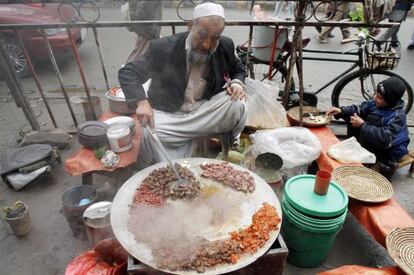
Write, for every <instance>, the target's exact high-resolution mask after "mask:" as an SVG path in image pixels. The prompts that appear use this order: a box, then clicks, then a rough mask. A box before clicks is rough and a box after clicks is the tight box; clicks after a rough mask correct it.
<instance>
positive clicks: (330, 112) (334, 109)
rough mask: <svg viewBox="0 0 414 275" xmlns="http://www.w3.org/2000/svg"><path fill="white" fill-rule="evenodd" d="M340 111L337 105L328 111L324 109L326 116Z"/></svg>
mask: <svg viewBox="0 0 414 275" xmlns="http://www.w3.org/2000/svg"><path fill="white" fill-rule="evenodd" d="M340 113H342V110H341V109H339V108H337V107H332V108H330V109H329V110H328V111H326V115H327V116H332V115H337V114H340Z"/></svg>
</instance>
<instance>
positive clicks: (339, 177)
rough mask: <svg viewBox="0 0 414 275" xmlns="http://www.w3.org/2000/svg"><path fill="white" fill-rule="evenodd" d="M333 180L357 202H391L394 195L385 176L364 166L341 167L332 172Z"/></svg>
mask: <svg viewBox="0 0 414 275" xmlns="http://www.w3.org/2000/svg"><path fill="white" fill-rule="evenodd" d="M332 178H333V179H334V180H335V181H336V182H337V183H339V184H340V185H341V186H342V187H343V188H344V189H345V191H346V192H347V193H348V196H349V197H350V198H353V199H356V200H360V201H364V202H371V203H378V202H384V201H386V200H389V199H390V198H392V196H393V194H394V191H393V188H392V185H391V183H390V182H389V181H388V180H387V179H386V178H385V177H384V176H382V175H381V174H379V173H377V172H375V171H374V170H371V169H369V168H366V167H363V166H353V165H344V166H340V167H338V168H336V169H335V170H334V171H333V172H332Z"/></svg>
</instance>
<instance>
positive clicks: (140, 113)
mask: <svg viewBox="0 0 414 275" xmlns="http://www.w3.org/2000/svg"><path fill="white" fill-rule="evenodd" d="M136 113H137V118H138V120H139V122H140V123H141V124H142V125H145V124H149V125H150V126H151V127H152V128H154V127H155V125H154V111H153V110H152V107H151V104H150V103H149V102H148V100H146V99H145V100H141V101H138V106H137V110H136Z"/></svg>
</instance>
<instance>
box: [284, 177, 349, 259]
mask: <svg viewBox="0 0 414 275" xmlns="http://www.w3.org/2000/svg"><path fill="white" fill-rule="evenodd" d="M314 184H315V176H314V175H299V176H295V177H292V178H290V179H289V180H288V181H287V182H286V184H285V187H284V190H283V199H282V211H283V223H282V228H281V233H282V235H283V238H284V239H285V241H286V244H287V246H288V248H289V255H288V261H289V262H290V263H291V264H293V265H296V266H299V267H317V266H319V265H320V264H322V262H323V261H325V259H326V257H327V256H328V253H329V251H330V249H331V247H332V244H333V242H334V240H335V236H336V235H337V234H338V232H339V231H340V230H341V228H342V225H343V223H344V222H345V218H346V214H347V206H348V196H347V194H346V192H345V191H344V190H343V189H342V188H341V187H340V186H339V185H338V184H337V183H335V182H332V181H331V182H330V186H329V190H328V193H327V194H326V195H324V196H321V195H318V194H316V193H314V192H313V187H314Z"/></svg>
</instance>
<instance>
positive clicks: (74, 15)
mask: <svg viewBox="0 0 414 275" xmlns="http://www.w3.org/2000/svg"><path fill="white" fill-rule="evenodd" d="M57 12H58V15H59V18H60V19H61V20H62V21H63V22H66V23H75V22H76V21H78V19H79V13H78V10H77V9H76V7H75V6H74V5H73V4H72V3H70V2H62V3H60V4H59V5H58V7H57Z"/></svg>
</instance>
